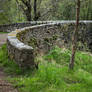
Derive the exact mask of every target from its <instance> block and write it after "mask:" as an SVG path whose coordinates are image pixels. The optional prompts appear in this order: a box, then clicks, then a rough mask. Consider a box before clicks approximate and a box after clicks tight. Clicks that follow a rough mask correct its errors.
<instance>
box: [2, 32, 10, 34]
mask: <svg viewBox="0 0 92 92" xmlns="http://www.w3.org/2000/svg"><path fill="white" fill-rule="evenodd" d="M7 33H9V32H0V34H7Z"/></svg>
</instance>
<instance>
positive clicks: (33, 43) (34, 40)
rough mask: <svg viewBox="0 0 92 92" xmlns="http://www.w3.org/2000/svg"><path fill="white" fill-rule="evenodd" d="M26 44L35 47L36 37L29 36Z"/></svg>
mask: <svg viewBox="0 0 92 92" xmlns="http://www.w3.org/2000/svg"><path fill="white" fill-rule="evenodd" d="M28 44H29V45H31V46H33V47H34V48H35V47H36V46H37V39H36V38H34V37H32V38H30V41H29V42H28Z"/></svg>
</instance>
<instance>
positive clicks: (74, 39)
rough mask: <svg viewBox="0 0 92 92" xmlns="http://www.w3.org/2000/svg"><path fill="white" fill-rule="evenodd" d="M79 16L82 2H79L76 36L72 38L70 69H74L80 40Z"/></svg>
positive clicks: (77, 6)
mask: <svg viewBox="0 0 92 92" xmlns="http://www.w3.org/2000/svg"><path fill="white" fill-rule="evenodd" d="M79 14H80V0H77V5H76V25H75V30H74V35H73V38H72V56H71V60H70V64H69V68H70V69H73V68H74V59H75V53H76V49H77V39H78V26H79Z"/></svg>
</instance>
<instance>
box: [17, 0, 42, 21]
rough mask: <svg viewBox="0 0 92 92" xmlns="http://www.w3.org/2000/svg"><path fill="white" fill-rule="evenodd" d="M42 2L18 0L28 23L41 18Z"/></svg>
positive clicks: (38, 0)
mask: <svg viewBox="0 0 92 92" xmlns="http://www.w3.org/2000/svg"><path fill="white" fill-rule="evenodd" d="M41 1H42V0H16V2H17V4H18V5H19V7H20V8H21V9H22V11H23V12H24V15H25V16H26V19H27V21H31V20H35V21H37V20H38V19H39V17H40V11H39V6H40V4H41Z"/></svg>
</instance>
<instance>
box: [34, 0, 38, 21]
mask: <svg viewBox="0 0 92 92" xmlns="http://www.w3.org/2000/svg"><path fill="white" fill-rule="evenodd" d="M34 20H35V21H36V20H37V0H34Z"/></svg>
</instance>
